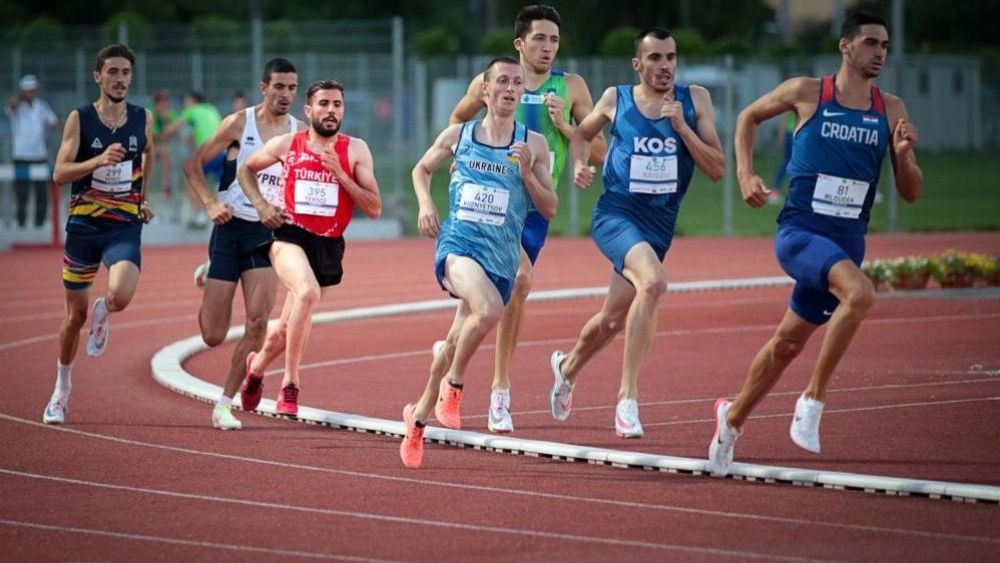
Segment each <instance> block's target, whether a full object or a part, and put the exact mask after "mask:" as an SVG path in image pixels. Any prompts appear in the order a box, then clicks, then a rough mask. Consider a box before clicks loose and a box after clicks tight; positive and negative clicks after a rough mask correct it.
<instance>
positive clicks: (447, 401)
mask: <svg viewBox="0 0 1000 563" xmlns="http://www.w3.org/2000/svg"><path fill="white" fill-rule="evenodd" d="M461 405H462V390H461V389H456V388H454V387H452V386H451V384H450V383H448V377H447V376H445V377H443V378H442V379H441V387H440V389H438V402H437V404H436V405H434V416H436V417H437V419H438V422H440V423H441V424H443V425H445V426H447V427H448V428H451V429H452V430H460V429H461V428H462V418H461V416H460V415H459V407H461Z"/></svg>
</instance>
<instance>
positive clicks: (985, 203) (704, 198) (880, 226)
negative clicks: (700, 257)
mask: <svg viewBox="0 0 1000 563" xmlns="http://www.w3.org/2000/svg"><path fill="white" fill-rule="evenodd" d="M917 161H918V162H919V164H920V167H921V169H922V170H923V172H924V185H923V190H922V192H921V194H920V198H919V199H918V200H917V201H916V202H915V203H913V204H907V203H905V202H903V201H902V200H899V201H898V205H897V208H896V209H897V214H896V229H897V230H898V231H971V230H998V229H1000V149H992V150H988V151H981V152H943V153H930V152H924V153H919V152H918V155H917ZM776 164H777V160H776V156H772V155H763V156H760V157H758V158H757V159H756V161H755V166H756V170H757V172H758V173H759V174H760V175H761V176H762V177H763V178H764V180H765V181H768V182H769V181H770V180H771V178H772V177H773V173H774V167H775V166H776ZM889 168H890V166H889V159H888V158H886V159H885V169H884V170H883V173H882V180H881V181H880V182H879V189H880V190H881V191H882V193H883V194H885V195H888V192H889V190H890V186H889ZM448 178H449V176H448V174H447V173H446V171H445V170H443V169H442V170H441V171H439V172H438V173H437V174H435V175H434V183H433V186H432V188H431V191H432V194H433V195H434V201H435V202H436V203H437V205H438V211H439V212H440V213H441V214H442V218H444V215H445V214H446V213H447V205H448V204H447V201H448V189H447V182H448ZM406 185H407V186H408V185H409V177H407V181H406ZM569 189H575V188H572V187H571V186H570V187H568V188H567V186H566V185H564V186H563V187H562V188H560V189H559V198H560V199H559V211H558V213H557V214H556V217H555V218H554V219H553V221H552V225H551V227H550V233H551V234H553V235H556V236H559V235H567V234H569V232H570V230H569V198H568V195H567V193H568V190H569ZM602 190H603V187H602V186H601V183H600V180H599V179H598V180H597V181H595V182H594V185H593V186H591V187H590V189H588V190H583V191H579V190H578V195H579V217H578V221H579V225H580V229H581V234H587V233H589V232H590V214H591V211H592V210H593V208H594V203H595V202H596V201H597V198H598V197H600V195H601V191H602ZM722 190H723V182H718V183H713V182H710V181H709V180H708V179H707V178H705V176H703V175H702V174H700V173H695V176H694V180H692V182H691V186H690V188H689V189H688V193H687V195H686V196H685V198H684V203H683V204H682V206H681V211H680V217H679V219H678V222H677V233H678V234H681V235H698V236H717V235H721V234H723V232H722ZM733 190H734V191H735V193H734V194H733V233H734V234H735V235H766V234H771V233H774V230H775V223H774V220H775V218H776V217H777V216H778V211H779V210H780V208H779V207H778V206H773V207H772V206H765V207H762V208H759V209H752V208H750V207H749V206H747V205H746V204H745V203H743V200H742V199H741V198H740V195H739V187H738V186H737V185H736V182H735V181H734V182H733ZM893 193H895V192H894V191H893ZM407 197H408V200H409V206H410V210H411V211H412V213H411V215H412V217H409V218H408V219H407V222H406V232H407V233H410V234H413V233H415V232H416V209H417V207H416V202H415V199H414V198H413V194H412V191H410V192H408V193H407ZM888 217H889V205H888V204H887V203H886V202H883V203H881V204H879V205H876V206H875V207H874V208H873V210H872V220H871V229H870V230H871V231H873V232H878V231H885V230H886V229H887V225H888Z"/></svg>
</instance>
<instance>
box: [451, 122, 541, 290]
mask: <svg viewBox="0 0 1000 563" xmlns="http://www.w3.org/2000/svg"><path fill="white" fill-rule="evenodd" d="M480 123H481V122H480V121H479V120H476V121H470V122H468V123H466V124H465V125H463V126H462V135H461V137H460V139H459V141H458V145H457V147H456V149H455V163H456V166H455V171H454V172H453V173H452V175H451V183H449V184H448V201H449V204H448V218H447V219H446V220H445V222H444V223H443V224H442V225H441V234H440V235H438V242H437V249H436V252H435V256H434V263H435V271H436V272H437V276H438V279H439V280H440V279H441V278H443V277H444V261H445V258H447V257H448V255H449V254H455V255H457V256H468V257H470V258H472V259H473V260H475V261H476V262H478V263H479V265H480V266H481V267H482V268H483V270H484V271H486V273H487V275H489V276H490V279H491V280H492V281H493V284H494V285H496V287H497V291H499V292H500V296H501V297H502V298H503V301H504V303H506V302H507V300H508V299H510V290H511V287H513V283H514V276H515V275H517V265H518V260H519V259H520V256H521V251H520V244H519V243H520V241H521V230H522V229H523V228H524V219H525V217H526V216H527V214H528V201H529V198H528V195H527V194H526V193H525V191H524V183H523V182H522V180H521V173H520V170H519V168H518V163H517V162H516V160H517V159H514V158H511V156H510V146H511V145H513V144H514V142H515V141H521V142H525V141H527V138H528V131H527V129H526V128H525V126H524V125H522V124H521V123H517V122H515V123H514V134H513V136H512V137H511V139H510V143H508V144H507V145H506V146H502V147H491V146H488V145H485V144H483V143H480V142H479V141H476V139H475V130H476V127H477V126H479V124H480Z"/></svg>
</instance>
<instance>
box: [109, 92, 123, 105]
mask: <svg viewBox="0 0 1000 563" xmlns="http://www.w3.org/2000/svg"><path fill="white" fill-rule="evenodd" d="M107 96H108V99H109V100H111V101H112V102H114V103H116V104H120V103H122V102H124V101H125V96H122V97H120V98H118V97H115V96H112V95H111V94H108V95H107Z"/></svg>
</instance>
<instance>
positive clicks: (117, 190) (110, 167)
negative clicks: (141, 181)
mask: <svg viewBox="0 0 1000 563" xmlns="http://www.w3.org/2000/svg"><path fill="white" fill-rule="evenodd" d="M90 186H91V187H92V188H94V189H95V190H100V191H102V192H107V193H111V194H121V193H125V192H129V191H131V190H132V161H131V160H126V161H123V162H119V163H118V164H106V165H104V166H98V167H97V170H94V173H93V174H92V175H91V180H90Z"/></svg>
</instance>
